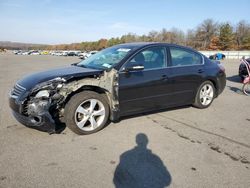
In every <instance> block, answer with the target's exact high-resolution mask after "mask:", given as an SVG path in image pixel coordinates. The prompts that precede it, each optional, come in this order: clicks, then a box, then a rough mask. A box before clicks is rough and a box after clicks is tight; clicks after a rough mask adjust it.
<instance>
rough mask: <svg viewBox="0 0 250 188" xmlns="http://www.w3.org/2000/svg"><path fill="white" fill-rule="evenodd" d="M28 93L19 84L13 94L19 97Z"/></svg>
mask: <svg viewBox="0 0 250 188" xmlns="http://www.w3.org/2000/svg"><path fill="white" fill-rule="evenodd" d="M25 91H26V89H25V88H24V87H22V86H20V85H19V84H16V85H15V86H14V88H13V90H12V92H11V94H12V95H14V96H17V97H19V96H20V95H21V94H23V93H24V92H25Z"/></svg>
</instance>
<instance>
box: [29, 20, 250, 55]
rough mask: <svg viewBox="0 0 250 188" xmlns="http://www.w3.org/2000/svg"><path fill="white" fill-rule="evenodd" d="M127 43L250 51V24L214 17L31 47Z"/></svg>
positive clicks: (97, 47) (69, 47)
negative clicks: (187, 25)
mask: <svg viewBox="0 0 250 188" xmlns="http://www.w3.org/2000/svg"><path fill="white" fill-rule="evenodd" d="M128 42H166V43H174V44H179V45H184V46H189V47H191V48H194V49H197V50H250V24H249V23H248V22H246V21H244V20H242V21H240V22H238V23H237V24H236V25H232V24H230V23H229V22H226V23H218V22H216V21H214V20H213V19H206V20H204V21H203V22H202V23H201V24H199V25H198V26H197V27H196V28H194V29H191V30H188V31H187V32H184V31H182V30H180V29H177V28H173V29H170V30H167V29H162V30H161V31H151V32H149V33H148V34H146V35H137V34H135V33H128V34H126V35H123V36H121V37H114V38H111V39H100V40H98V41H93V42H81V43H72V44H60V45H43V46H39V47H37V46H36V47H33V48H32V47H31V48H32V49H34V48H36V49H38V48H39V49H43V50H81V51H85V50H86V51H90V50H101V49H103V48H107V47H110V46H113V45H116V44H121V43H128Z"/></svg>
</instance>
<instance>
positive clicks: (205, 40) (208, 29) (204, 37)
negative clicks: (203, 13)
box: [196, 19, 218, 49]
mask: <svg viewBox="0 0 250 188" xmlns="http://www.w3.org/2000/svg"><path fill="white" fill-rule="evenodd" d="M217 32H218V24H217V23H216V22H214V21H213V20H212V19H206V20H204V21H203V22H202V23H201V24H200V26H198V28H197V31H196V38H197V40H198V41H199V43H200V44H199V45H198V46H200V48H202V49H207V48H208V46H209V44H210V41H211V39H212V37H213V36H215V35H217Z"/></svg>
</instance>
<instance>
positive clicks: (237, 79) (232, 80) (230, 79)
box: [227, 75, 242, 83]
mask: <svg viewBox="0 0 250 188" xmlns="http://www.w3.org/2000/svg"><path fill="white" fill-rule="evenodd" d="M227 80H228V81H231V82H236V83H242V81H241V78H240V77H239V76H238V75H234V76H229V77H227Z"/></svg>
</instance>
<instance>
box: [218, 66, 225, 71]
mask: <svg viewBox="0 0 250 188" xmlns="http://www.w3.org/2000/svg"><path fill="white" fill-rule="evenodd" d="M218 66H219V68H220V70H221V71H222V72H225V67H223V65H222V64H218Z"/></svg>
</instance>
